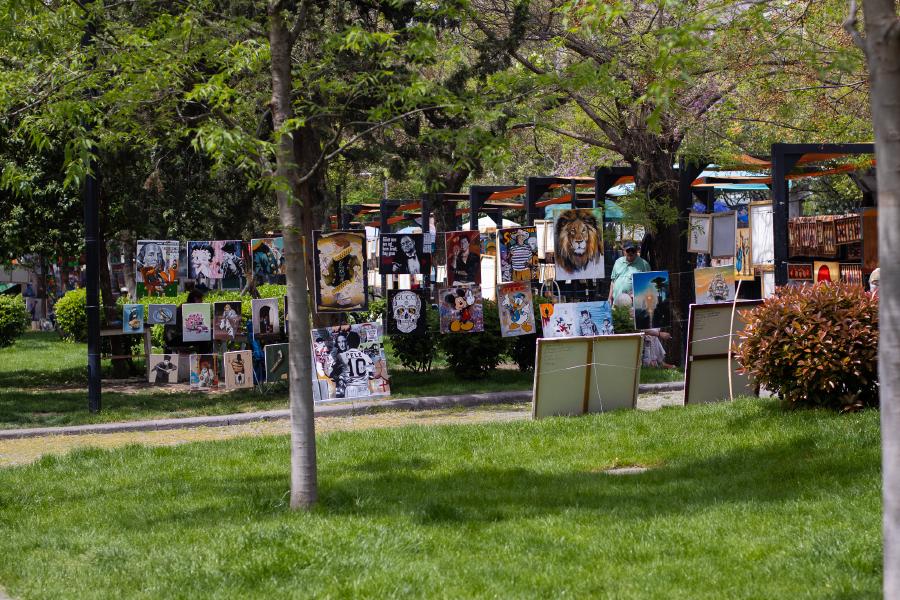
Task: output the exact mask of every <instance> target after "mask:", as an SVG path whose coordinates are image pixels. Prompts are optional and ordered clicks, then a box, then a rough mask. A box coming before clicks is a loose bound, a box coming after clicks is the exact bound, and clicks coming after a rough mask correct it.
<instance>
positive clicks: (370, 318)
mask: <svg viewBox="0 0 900 600" xmlns="http://www.w3.org/2000/svg"><path fill="white" fill-rule="evenodd" d="M386 310H387V299H385V298H373V299H372V300H370V301H369V310H367V311H364V312H354V313H349V315H348V316H349V321H350V322H351V323H374V322H375V321H377V320H378V319H379V318H380V319H381V322H382V323H385V322H386V321H385V320H384V318H385V314H386V313H385V311H386Z"/></svg>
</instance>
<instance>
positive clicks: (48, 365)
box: [0, 332, 683, 429]
mask: <svg viewBox="0 0 900 600" xmlns="http://www.w3.org/2000/svg"><path fill="white" fill-rule="evenodd" d="M86 362H87V349H86V346H85V344H75V343H70V342H64V341H62V340H60V339H59V337H58V336H57V335H56V334H54V333H38V332H29V333H27V334H25V336H23V337H22V338H20V339H19V340H17V341H16V343H15V344H14V345H13V346H11V347H10V348H4V349H0V429H11V428H20V427H54V426H64V425H85V424H94V423H112V422H119V421H133V420H144V419H161V418H177V417H196V416H204V415H223V414H233V413H242V412H253V411H262V410H275V409H282V408H287V406H288V397H287V391H286V389H285V388H284V387H280V388H277V389H275V390H272V391H270V392H268V393H265V394H263V393H259V392H257V391H255V390H252V391H243V390H241V391H232V392H227V393H214V394H207V393H200V392H193V393H192V392H189V391H187V390H182V391H175V392H173V391H172V390H171V389H169V388H166V387H165V386H161V387H153V386H149V385H148V386H143V384H140V383H138V384H137V385H136V386H135V387H136V388H137V389H133V390H130V391H128V392H127V393H126V392H122V391H109V390H108V389H104V391H103V395H102V411H101V412H100V413H98V414H91V413H90V412H89V411H88V409H87V391H86V386H87V383H86V382H87V379H86V375H85V373H86V367H85V365H86ZM108 363H109V361H105V363H104V367H105V368H106V369H108V368H109V364H108ZM141 364H142V363H141ZM388 365H389V366H388V368H389V371H390V375H391V388H392V395H391V397H392V398H409V397H419V396H446V395H458V394H473V393H491V392H503V391H521V390H529V389H531V387H532V382H533V378H534V375H533V374H532V373H522V372H520V371H519V370H518V369H517V368H515V366H514V365H502V366H501V368H499V369H497V370H496V371H494V372H492V373H490V374H489V375H488V376H487V377H486V378H484V379H479V380H464V379H459V378H458V377H456V376H455V375H454V374H453V373H452V372H451V371H450V370H449V369H447V368H446V363H444V362H443V361H438V362H437V363H436V365H437V366H436V368H434V369H432V371H431V372H430V373H415V372H413V371H410V370H408V369H404V368H403V367H402V366H401V365H400V364H399V363H398V361H396V360H394V359H393V357H391V356H388ZM682 378H683V373H682V372H681V371H679V370H665V369H649V368H648V369H642V371H641V382H642V383H658V382H664V381H679V380H681V379H682ZM115 383H116V382H115V380H108V379H107V380H104V382H103V385H104V386H106V385H110V384H115ZM142 386H143V387H142Z"/></svg>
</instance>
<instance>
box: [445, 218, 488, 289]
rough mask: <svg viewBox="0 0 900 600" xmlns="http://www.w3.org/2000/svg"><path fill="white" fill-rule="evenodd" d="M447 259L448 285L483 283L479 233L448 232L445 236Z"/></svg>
mask: <svg viewBox="0 0 900 600" xmlns="http://www.w3.org/2000/svg"><path fill="white" fill-rule="evenodd" d="M444 250H445V252H446V254H445V255H446V257H447V285H456V284H458V283H475V284H480V283H481V234H480V233H479V232H477V231H448V232H446V233H445V234H444Z"/></svg>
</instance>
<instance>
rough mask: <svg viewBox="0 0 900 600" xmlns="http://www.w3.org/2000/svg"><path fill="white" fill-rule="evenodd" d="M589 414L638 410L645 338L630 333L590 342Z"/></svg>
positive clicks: (599, 338)
mask: <svg viewBox="0 0 900 600" xmlns="http://www.w3.org/2000/svg"><path fill="white" fill-rule="evenodd" d="M591 343H592V344H593V348H592V349H591V381H590V383H589V384H588V410H587V411H588V412H589V413H596V412H608V411H610V410H618V409H620V408H636V405H637V395H638V384H639V383H640V378H641V360H642V358H643V354H644V353H643V349H644V335H643V334H641V333H628V334H623V335H607V336H601V337H595V338H591Z"/></svg>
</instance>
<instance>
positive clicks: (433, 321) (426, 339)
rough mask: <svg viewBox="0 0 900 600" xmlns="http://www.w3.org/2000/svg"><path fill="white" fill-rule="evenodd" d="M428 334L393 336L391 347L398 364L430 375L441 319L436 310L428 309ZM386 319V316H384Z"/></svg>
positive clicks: (435, 354) (436, 350)
mask: <svg viewBox="0 0 900 600" xmlns="http://www.w3.org/2000/svg"><path fill="white" fill-rule="evenodd" d="M426 315H427V318H428V333H426V334H425V335H393V336H391V346H392V347H393V348H394V356H396V357H397V359H398V360H399V361H400V364H401V365H403V366H404V367H406V368H407V369H410V370H412V371H415V372H417V373H430V372H431V365H432V363H433V362H434V359H435V358H436V357H437V353H438V339H439V338H440V336H441V319H440V316H439V314H438V310H437V309H436V308H429V309H428V312H427V313H426ZM385 318H386V316H385Z"/></svg>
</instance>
